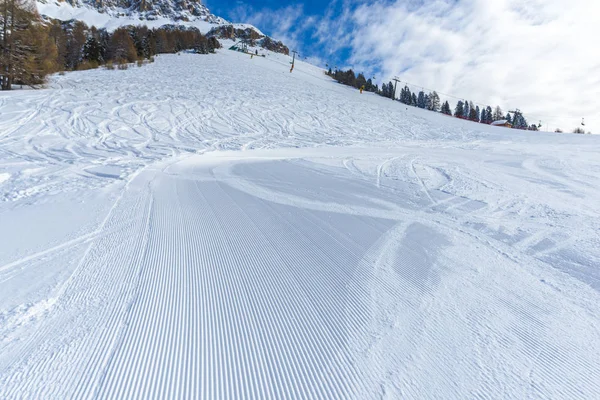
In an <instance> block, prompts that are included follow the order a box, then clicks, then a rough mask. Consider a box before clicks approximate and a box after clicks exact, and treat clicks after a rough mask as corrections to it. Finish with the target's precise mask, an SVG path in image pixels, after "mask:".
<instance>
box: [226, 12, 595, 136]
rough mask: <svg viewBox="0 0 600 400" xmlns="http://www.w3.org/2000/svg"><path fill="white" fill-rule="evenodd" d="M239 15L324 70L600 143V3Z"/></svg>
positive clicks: (237, 15) (239, 17)
mask: <svg viewBox="0 0 600 400" xmlns="http://www.w3.org/2000/svg"><path fill="white" fill-rule="evenodd" d="M233 15H234V16H236V17H237V18H234V19H237V20H239V21H243V22H250V23H252V24H255V25H256V26H258V27H259V28H261V29H263V28H264V29H265V30H266V31H267V32H269V33H270V34H271V35H273V36H274V37H275V38H277V39H280V40H283V41H284V42H285V43H286V44H287V45H288V46H290V47H291V48H296V49H300V51H301V52H302V51H304V50H307V49H312V50H313V51H314V52H315V53H317V54H312V55H313V56H314V57H315V62H317V63H319V64H324V63H323V61H321V60H337V62H340V61H342V62H341V63H345V64H346V65H348V66H351V67H353V68H354V70H355V71H361V70H362V71H365V72H366V73H368V74H372V73H375V74H376V76H377V77H378V78H379V80H380V81H384V80H385V81H387V80H389V79H390V78H392V77H393V76H399V77H400V79H401V80H402V81H405V82H411V83H413V84H416V85H420V86H422V87H425V88H431V89H435V90H437V91H438V92H441V93H448V94H451V95H454V96H459V97H462V98H466V99H468V100H471V101H473V102H476V103H481V104H485V105H491V106H495V105H500V106H501V107H502V108H503V109H504V110H505V111H507V110H509V109H514V108H517V107H518V108H520V109H521V110H522V111H523V112H524V113H525V116H526V117H527V118H528V119H529V121H530V123H537V122H538V121H539V120H542V123H543V125H544V128H546V126H548V127H549V128H550V130H554V129H555V128H557V127H560V128H562V129H563V130H572V129H574V128H575V127H577V126H579V123H580V122H581V118H582V117H586V121H587V122H588V124H587V126H586V129H589V130H592V131H594V132H595V133H600V51H598V49H597V44H596V41H597V37H598V32H597V31H598V26H599V24H600V1H598V0H568V1H567V0H493V1H490V0H376V1H368V2H366V1H361V0H334V1H331V2H330V3H329V5H328V7H327V9H326V11H325V13H324V15H321V16H307V15H305V13H304V8H303V7H302V6H299V5H294V6H287V7H284V8H281V9H278V10H270V9H264V10H262V11H256V10H254V9H252V8H250V7H248V6H246V5H241V6H240V7H238V8H237V9H236V11H235V12H234V13H233ZM230 17H231V15H230ZM307 38H312V43H307ZM311 45H312V46H311ZM345 53H349V57H343V56H340V55H341V54H345ZM305 55H308V54H305ZM340 58H341V59H342V60H340ZM344 58H346V59H345V60H344ZM413 89H420V88H419V87H414V88H413ZM449 100H450V101H451V103H455V102H456V100H455V99H452V98H449Z"/></svg>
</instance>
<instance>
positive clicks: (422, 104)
mask: <svg viewBox="0 0 600 400" xmlns="http://www.w3.org/2000/svg"><path fill="white" fill-rule="evenodd" d="M417 107H419V108H425V93H424V92H423V91H422V90H421V91H420V92H419V96H417Z"/></svg>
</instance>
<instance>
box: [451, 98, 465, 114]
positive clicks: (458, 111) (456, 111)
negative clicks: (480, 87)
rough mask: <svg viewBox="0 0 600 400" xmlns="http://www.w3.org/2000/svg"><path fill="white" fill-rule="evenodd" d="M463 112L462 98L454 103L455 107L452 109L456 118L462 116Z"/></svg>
mask: <svg viewBox="0 0 600 400" xmlns="http://www.w3.org/2000/svg"><path fill="white" fill-rule="evenodd" d="M464 114H465V103H463V101H462V100H459V101H458V103H456V108H455V109H454V116H455V117H457V118H464Z"/></svg>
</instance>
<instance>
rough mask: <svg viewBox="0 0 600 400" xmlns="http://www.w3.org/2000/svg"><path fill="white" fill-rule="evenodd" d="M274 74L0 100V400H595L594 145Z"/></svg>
mask: <svg viewBox="0 0 600 400" xmlns="http://www.w3.org/2000/svg"><path fill="white" fill-rule="evenodd" d="M287 65H288V64H287V58H285V57H283V56H279V55H273V54H269V56H268V57H267V58H266V59H262V58H261V59H252V60H250V59H249V58H248V57H246V56H244V55H240V54H237V53H232V52H228V51H221V52H220V53H219V54H218V55H216V56H196V55H187V54H183V55H180V56H177V55H172V56H160V57H158V59H157V62H156V63H154V64H151V65H149V66H146V67H144V68H142V69H137V68H132V69H129V70H126V71H101V70H98V71H86V72H77V73H69V74H67V75H65V76H56V77H54V78H53V82H52V85H51V88H50V89H48V90H46V91H23V92H20V91H16V92H14V93H10V94H5V93H1V94H0V114H1V115H2V118H1V119H0V200H1V201H0V220H1V219H3V218H4V220H6V221H8V220H9V219H8V217H9V216H11V215H17V216H22V217H23V218H22V219H21V222H22V223H23V224H25V226H26V227H27V226H30V229H29V230H28V229H27V228H24V229H22V230H21V231H17V232H31V235H30V236H26V235H25V234H21V233H19V234H18V235H17V237H15V238H12V237H11V235H10V232H11V227H10V226H8V224H0V235H3V236H0V237H4V238H6V239H5V240H6V241H5V243H4V244H0V398H2V399H5V398H6V399H13V398H14V399H17V398H32V399H33V398H45V399H47V398H48V399H54V398H55V399H64V398H144V399H146V398H207V399H209V398H210V399H213V398H214V399H217V398H290V399H297V398H340V399H348V398H357V399H365V398H496V397H502V398H514V399H522V398H564V399H575V398H581V399H590V398H594V397H595V396H597V394H598V393H600V366H599V364H598V362H597V360H598V359H600V320H599V318H598V312H597V310H598V306H599V305H600V295H599V293H600V292H599V290H600V273H599V271H598V266H599V265H600V250H599V249H600V237H599V232H600V225H599V224H598V221H599V220H600V218H599V216H600V209H599V208H598V203H597V199H598V198H600V189H599V188H600V181H599V178H598V176H599V175H598V173H600V164H599V163H598V160H597V157H596V156H597V154H598V150H600V142H599V141H598V140H597V138H596V137H587V136H580V135H553V134H544V133H526V132H513V131H507V130H504V129H501V128H492V127H484V126H479V125H475V124H472V123H469V122H465V121H460V120H455V119H451V118H447V117H445V116H442V115H436V114H433V113H429V112H426V111H423V110H418V109H412V108H410V109H409V110H406V109H405V107H402V106H400V105H399V104H397V103H393V102H391V101H389V100H386V99H383V98H379V97H375V96H371V95H368V94H365V95H363V96H361V95H359V94H358V93H357V92H356V91H353V90H350V89H348V88H346V87H343V86H340V85H337V84H335V83H333V82H331V81H330V80H329V79H328V78H327V77H325V76H324V75H323V74H322V71H320V70H319V69H317V68H315V67H311V66H309V65H307V64H304V63H302V62H298V65H297V68H296V70H295V71H294V74H290V73H289V68H288V66H287ZM107 77H109V78H108V79H107ZM181 77H186V79H181ZM9 96H10V97H9ZM3 177H4V179H3ZM90 193H96V194H97V195H98V196H97V198H96V197H89V194H90ZM67 199H68V200H69V201H70V202H71V203H68V204H78V207H79V208H78V210H72V212H73V213H74V215H77V216H78V217H77V218H81V219H82V220H81V223H78V222H77V219H75V220H73V219H69V218H67V217H68V215H69V213H70V212H71V211H70V210H68V209H61V208H56V207H54V208H52V207H51V206H52V205H53V204H60V203H61V201H65V200H67ZM76 200H80V201H79V202H77V201H76ZM99 205H101V207H99ZM44 207H50V208H49V209H51V210H54V212H56V213H59V215H58V220H59V221H63V222H62V223H63V224H64V226H61V227H60V229H54V230H53V229H49V230H43V229H41V228H42V227H40V226H39V224H40V223H41V222H40V218H39V217H38V216H36V214H35V211H36V210H39V209H46V208H44ZM60 213H63V214H60ZM88 213H89V214H90V216H89V218H87V216H86V217H84V215H87V214H88ZM61 215H62V216H63V217H64V218H61ZM84 218H86V219H85V220H83V219H84ZM10 221H13V219H10ZM27 224H29V225H27ZM37 231H39V232H37ZM48 232H49V233H48ZM19 235H22V236H19ZM32 276H35V285H31V279H32ZM2 292H4V293H9V294H10V297H7V296H3V295H2V294H1V293H2Z"/></svg>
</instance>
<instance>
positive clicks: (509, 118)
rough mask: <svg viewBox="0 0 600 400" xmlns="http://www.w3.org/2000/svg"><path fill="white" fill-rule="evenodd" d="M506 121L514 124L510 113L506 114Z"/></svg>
mask: <svg viewBox="0 0 600 400" xmlns="http://www.w3.org/2000/svg"><path fill="white" fill-rule="evenodd" d="M504 119H505V120H507V121H508V122H509V123H511V124H512V122H513V120H512V117H511V116H510V113H506V117H504Z"/></svg>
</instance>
